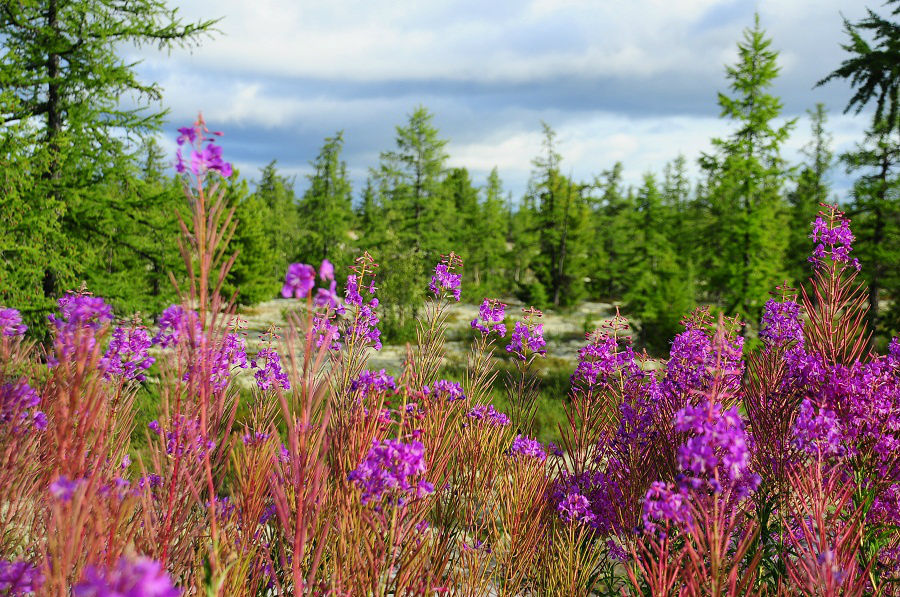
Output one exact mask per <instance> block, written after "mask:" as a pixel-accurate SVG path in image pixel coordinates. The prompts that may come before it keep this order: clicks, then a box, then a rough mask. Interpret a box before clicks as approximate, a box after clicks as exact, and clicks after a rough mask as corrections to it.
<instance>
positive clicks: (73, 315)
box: [49, 294, 113, 330]
mask: <svg viewBox="0 0 900 597" xmlns="http://www.w3.org/2000/svg"><path fill="white" fill-rule="evenodd" d="M58 303H59V313H60V315H59V316H58V317H57V316H56V315H52V314H51V315H50V316H49V319H50V323H52V324H53V325H54V326H55V327H56V329H57V330H63V329H70V328H72V327H73V326H74V327H85V328H90V329H93V330H97V329H100V327H101V326H102V325H103V324H104V323H106V322H108V321H112V317H113V316H112V307H110V306H109V305H107V304H106V303H105V302H104V301H103V299H102V298H100V297H99V296H89V295H86V294H67V295H66V296H64V297H62V298H61V299H59V301H58Z"/></svg>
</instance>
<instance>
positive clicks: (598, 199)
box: [588, 162, 630, 300]
mask: <svg viewBox="0 0 900 597" xmlns="http://www.w3.org/2000/svg"><path fill="white" fill-rule="evenodd" d="M622 172H623V166H622V164H621V162H616V163H615V164H613V167H612V168H610V169H609V170H604V171H603V172H602V173H601V174H600V176H598V177H596V178H595V180H594V184H593V188H592V191H593V193H594V194H593V195H592V196H590V197H589V199H588V200H589V202H590V205H591V230H592V236H593V239H594V240H593V242H592V243H591V248H590V256H589V261H590V271H589V276H590V282H589V289H590V295H591V297H592V298H594V299H605V300H611V299H616V298H621V296H622V293H623V292H624V288H623V286H622V283H621V278H620V276H619V272H618V271H617V268H618V267H619V265H620V263H619V261H620V259H619V258H620V256H621V253H622V247H623V246H624V245H623V243H624V241H626V240H627V239H628V237H629V235H630V231H629V226H630V223H629V222H628V209H627V208H628V201H627V197H626V190H625V189H624V188H623V183H622Z"/></svg>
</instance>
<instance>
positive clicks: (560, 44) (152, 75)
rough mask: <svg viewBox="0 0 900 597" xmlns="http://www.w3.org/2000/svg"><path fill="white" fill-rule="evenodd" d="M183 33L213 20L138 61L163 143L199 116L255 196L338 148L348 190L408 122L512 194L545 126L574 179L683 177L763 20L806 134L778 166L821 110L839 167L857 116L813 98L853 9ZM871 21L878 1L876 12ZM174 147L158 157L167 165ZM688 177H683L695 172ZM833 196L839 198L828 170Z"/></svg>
mask: <svg viewBox="0 0 900 597" xmlns="http://www.w3.org/2000/svg"><path fill="white" fill-rule="evenodd" d="M170 4H172V5H174V6H180V9H179V12H180V14H181V15H182V16H183V18H184V19H199V18H210V17H222V20H221V22H220V23H219V24H218V29H219V30H220V34H218V35H215V36H214V37H213V38H211V39H207V40H204V41H203V43H202V45H201V46H200V47H198V48H195V49H193V50H192V51H178V52H173V53H172V54H171V55H166V54H161V53H157V52H154V51H153V50H152V49H143V50H141V51H140V54H139V55H138V57H140V58H142V59H143V63H142V64H141V66H140V67H139V69H140V72H141V73H142V75H143V76H144V77H145V78H148V79H153V80H156V81H159V82H160V83H161V84H162V86H163V87H164V89H165V95H166V99H165V106H166V107H168V108H170V109H171V123H170V126H169V128H168V130H167V131H166V138H167V139H171V138H173V136H174V129H175V128H176V127H177V126H179V125H181V124H183V123H189V122H191V121H193V119H194V118H195V116H196V114H197V111H198V110H202V111H203V114H204V116H205V118H206V120H207V122H208V123H209V124H210V126H211V127H213V128H216V129H220V130H223V131H225V134H226V136H225V139H224V140H223V142H222V144H223V145H224V147H225V151H226V153H227V155H228V157H229V158H230V159H232V161H234V162H235V164H236V165H237V166H238V167H239V168H240V169H241V171H242V174H243V175H245V176H248V177H250V178H256V177H257V176H258V172H259V168H260V167H262V166H263V165H265V164H266V163H268V162H269V161H271V160H272V159H277V160H278V164H279V167H280V169H281V170H282V171H283V172H285V173H288V174H291V175H296V176H297V177H298V187H299V189H300V190H301V191H302V190H303V189H304V188H305V186H306V181H305V180H304V179H303V176H304V175H305V174H306V173H307V172H309V161H310V160H312V159H313V158H314V157H315V155H316V153H317V151H318V149H319V147H320V146H321V144H322V141H323V139H324V138H325V137H326V136H329V135H332V134H333V133H334V132H335V131H338V130H343V131H344V136H345V139H346V145H345V154H344V158H345V159H346V161H347V163H348V166H349V168H350V172H351V176H352V178H353V180H354V183H355V185H356V188H357V189H359V188H360V186H361V184H362V182H363V181H364V180H365V177H366V174H367V170H368V168H369V167H371V166H374V165H376V164H377V162H378V155H379V153H380V152H381V151H384V150H387V149H391V148H392V146H393V144H394V130H395V127H396V126H397V125H398V124H403V123H404V122H405V120H406V118H407V115H408V114H409V113H410V112H411V111H412V110H413V109H414V108H415V107H416V106H418V105H424V106H426V107H427V108H428V109H429V110H431V111H432V112H433V113H434V114H435V123H436V125H437V127H438V128H439V130H440V132H441V134H442V136H443V137H444V138H445V139H448V140H449V145H448V152H449V154H450V156H451V158H450V165H452V166H466V167H467V168H469V170H470V171H471V172H472V174H473V176H474V177H475V179H476V181H479V182H481V181H483V179H484V177H485V176H486V175H487V173H488V172H489V171H490V169H491V168H492V167H494V166H497V167H498V168H499V170H500V175H501V177H502V178H503V180H504V183H505V186H506V188H507V189H508V190H511V191H513V193H514V194H515V195H519V194H521V192H522V191H523V190H524V189H525V185H526V182H527V179H528V176H529V171H530V167H531V166H530V162H531V159H532V158H533V157H534V156H535V155H537V153H538V152H539V151H540V141H541V134H540V131H541V127H540V121H541V120H544V121H546V122H548V123H549V124H550V125H551V126H553V127H554V128H555V129H556V130H557V132H558V133H559V151H560V152H561V153H562V155H563V159H564V161H563V167H564V169H565V170H567V171H568V172H571V173H572V174H573V175H574V176H575V177H576V178H580V179H590V178H591V177H592V176H593V175H594V174H596V173H599V172H601V171H602V170H604V169H607V168H609V167H610V166H611V165H612V164H613V163H614V162H616V161H621V162H623V164H624V166H625V171H626V177H627V179H628V180H629V181H630V182H637V181H638V180H639V179H640V177H641V175H642V174H643V173H644V172H646V171H648V170H654V171H658V170H660V169H661V168H662V167H663V165H664V164H665V163H666V162H667V161H668V160H671V159H672V158H674V157H675V156H676V155H677V154H679V153H683V154H685V156H686V157H687V158H688V160H689V161H690V162H691V164H695V163H696V158H697V156H699V155H700V152H701V151H704V150H708V149H709V147H710V146H709V140H710V138H712V137H715V136H725V135H727V134H728V133H729V131H730V130H731V125H730V124H729V123H728V122H726V121H723V120H721V119H719V117H718V116H719V109H718V106H717V104H716V97H717V96H716V94H717V92H718V91H727V82H726V80H725V68H724V67H725V65H726V64H731V63H733V62H734V61H735V60H736V57H737V51H736V42H737V41H738V40H739V39H740V37H741V32H742V30H743V29H744V28H746V27H748V26H750V25H752V22H753V14H754V12H758V13H759V15H760V21H761V24H762V26H763V28H764V29H765V30H766V31H767V32H768V33H769V35H770V36H771V37H772V38H773V47H774V48H775V49H777V50H779V51H780V52H781V55H780V65H781V67H782V70H781V76H780V77H779V79H778V80H777V83H776V85H775V86H774V88H773V92H774V93H775V94H777V95H779V96H780V97H781V98H782V100H783V102H784V106H785V115H786V116H787V117H795V116H799V117H801V118H800V120H799V121H798V123H797V128H796V131H795V133H794V135H793V136H792V139H791V140H790V142H789V144H788V147H787V149H786V151H785V155H786V156H788V157H789V158H792V159H799V157H800V156H799V153H798V152H799V149H800V148H801V147H802V146H803V145H804V144H805V143H807V142H808V140H809V122H808V120H807V119H806V118H805V111H806V110H807V109H808V108H811V107H812V106H813V105H814V104H815V103H816V102H824V103H825V104H826V106H827V107H828V108H829V110H830V122H829V129H830V131H831V133H832V135H833V137H834V146H835V148H836V149H837V150H838V151H840V150H843V149H849V148H850V147H851V146H852V144H853V143H854V142H855V141H856V140H858V139H859V138H860V136H861V132H862V130H863V128H864V126H865V124H866V117H865V115H862V116H853V115H847V116H845V115H842V114H841V112H842V110H843V108H844V106H845V104H846V102H847V99H848V98H849V95H850V91H849V88H848V87H847V86H846V85H844V84H842V83H832V84H829V85H827V86H825V87H822V88H816V89H814V88H813V86H814V85H815V83H816V81H817V80H819V79H820V78H822V77H823V76H825V75H826V74H828V73H829V72H830V71H831V70H833V69H834V68H835V67H836V66H837V65H838V64H840V62H841V60H842V59H843V58H844V57H845V53H844V52H843V50H842V49H841V48H840V45H839V44H840V43H842V42H843V41H844V40H845V35H844V33H843V31H842V20H841V16H842V15H843V16H845V17H847V18H848V19H850V20H857V19H858V18H859V17H860V16H861V15H862V14H863V13H864V4H863V3H862V2H859V1H857V0H757V1H753V0H513V1H507V0H456V1H452V2H451V1H438V0H432V1H430V2H429V1H422V0H419V1H413V0H392V1H384V0H367V1H359V2H357V1H350V0H327V1H321V0H255V1H254V2H247V1H246V0H181V1H180V2H178V1H176V2H173V3H170ZM871 4H872V6H873V8H879V6H880V1H879V0H871ZM171 145H172V144H171V142H169V146H170V147H171ZM692 167H694V168H695V166H692ZM833 181H834V183H835V186H836V187H837V188H838V189H846V187H847V185H848V182H847V181H848V179H847V177H846V175H845V174H844V173H843V172H841V171H840V170H837V171H835V172H834V174H833Z"/></svg>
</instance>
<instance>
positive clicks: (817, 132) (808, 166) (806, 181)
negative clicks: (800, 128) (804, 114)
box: [787, 104, 834, 283]
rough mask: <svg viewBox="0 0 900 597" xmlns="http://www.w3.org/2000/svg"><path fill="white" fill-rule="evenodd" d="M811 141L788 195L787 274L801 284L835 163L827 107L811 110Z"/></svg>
mask: <svg viewBox="0 0 900 597" xmlns="http://www.w3.org/2000/svg"><path fill="white" fill-rule="evenodd" d="M808 113H809V117H810V121H811V129H812V135H813V138H812V141H810V142H809V144H808V145H807V146H806V147H805V148H804V149H803V153H804V155H806V157H807V159H808V160H809V161H808V162H807V163H805V164H803V165H802V166H801V170H800V173H799V175H798V176H797V186H796V188H795V189H794V190H793V191H792V192H791V193H790V194H788V203H790V210H791V219H790V241H789V245H788V259H787V270H788V272H789V273H790V277H791V278H792V279H793V280H794V281H795V282H796V283H801V282H804V281H806V279H807V278H808V277H809V264H808V263H807V261H806V258H807V257H808V256H809V252H810V246H811V241H810V239H809V231H810V222H812V221H813V220H815V218H816V214H818V213H819V210H820V209H821V207H820V204H821V203H825V202H827V201H828V193H829V185H828V179H827V175H828V171H829V170H830V169H831V166H832V162H833V157H834V156H833V153H832V151H831V147H830V145H831V136H830V135H829V134H828V133H827V132H826V131H825V122H826V120H827V116H826V112H825V106H824V105H823V104H816V109H815V110H810V111H809V112H808Z"/></svg>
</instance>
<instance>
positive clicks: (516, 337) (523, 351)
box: [506, 321, 547, 361]
mask: <svg viewBox="0 0 900 597" xmlns="http://www.w3.org/2000/svg"><path fill="white" fill-rule="evenodd" d="M544 346H546V342H544V324H542V323H539V324H537V325H535V326H534V327H533V328H529V326H528V325H527V324H525V323H523V322H521V321H517V322H516V325H515V326H514V327H513V332H512V335H511V336H510V338H509V344H507V345H506V352H509V353H512V354H514V355H516V356H517V357H519V358H520V359H521V360H523V361H524V360H525V359H526V358H527V355H528V352H529V351H530V352H531V353H534V354H540V355H543V354H546V352H547V351H546V350H544Z"/></svg>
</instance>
